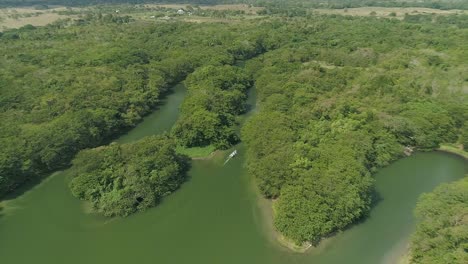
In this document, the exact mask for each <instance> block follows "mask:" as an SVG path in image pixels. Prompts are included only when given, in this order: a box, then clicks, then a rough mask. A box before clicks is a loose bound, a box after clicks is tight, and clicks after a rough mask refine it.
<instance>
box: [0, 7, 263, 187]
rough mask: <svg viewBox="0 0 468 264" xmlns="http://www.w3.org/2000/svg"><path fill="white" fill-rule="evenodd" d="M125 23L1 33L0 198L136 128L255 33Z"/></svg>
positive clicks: (83, 22) (230, 58)
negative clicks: (173, 91)
mask: <svg viewBox="0 0 468 264" xmlns="http://www.w3.org/2000/svg"><path fill="white" fill-rule="evenodd" d="M127 20H129V18H128V17H126V16H112V15H101V14H96V15H94V16H93V15H87V16H86V18H83V19H79V20H75V21H71V20H65V21H59V22H56V23H54V24H52V25H50V26H47V27H45V28H35V27H33V26H26V27H23V28H20V29H18V30H10V31H6V32H4V33H3V34H1V37H0V50H1V51H0V53H1V54H4V55H2V56H1V58H0V65H1V67H0V93H1V96H0V118H1V120H2V123H1V125H0V145H1V146H2V148H1V150H0V194H4V193H5V192H8V191H10V190H12V189H14V188H15V187H16V186H18V184H21V183H22V182H24V181H25V180H28V179H31V178H37V177H38V176H40V175H42V174H44V173H46V172H50V171H53V170H56V169H59V168H63V167H65V166H67V165H68V164H69V162H70V160H71V159H72V158H73V156H74V155H75V154H76V153H77V152H78V151H79V150H81V149H83V148H88V147H95V146H98V145H100V144H102V143H104V142H106V141H109V139H111V138H112V137H113V136H114V135H116V134H117V133H118V132H119V131H121V130H122V129H125V128H128V127H132V126H134V125H135V124H136V123H138V121H140V120H141V118H142V116H143V115H145V114H147V113H148V112H149V111H151V110H152V109H153V108H154V107H155V106H156V105H157V103H158V101H159V98H160V96H161V95H162V94H164V93H165V92H166V91H167V88H168V87H169V86H171V85H172V84H175V83H176V82H179V81H180V80H182V79H184V78H185V77H186V76H187V74H188V73H190V72H191V71H193V70H194V69H195V68H197V67H199V66H201V65H223V64H232V63H234V61H235V59H236V57H238V54H234V52H239V50H242V48H243V46H242V45H239V42H238V41H237V42H236V38H237V37H239V36H241V34H244V33H245V32H244V31H245V30H253V29H256V28H255V27H254V25H253V24H251V23H249V24H245V25H244V26H243V27H242V28H239V27H238V28H233V27H232V28H226V27H224V26H222V25H215V24H210V25H203V26H201V25H196V24H189V23H169V24H159V25H154V24H149V23H143V22H141V23H140V22H134V23H128V22H125V21H127ZM266 25H267V24H265V26H266ZM267 32H268V31H264V34H266V33H267ZM262 36H265V35H260V36H259V37H262ZM256 37H257V36H255V35H253V36H252V41H254V43H255V38H256ZM266 38H268V37H266ZM188 40H190V41H188ZM242 40H243V41H244V42H243V44H245V43H247V45H246V48H249V45H250V44H249V39H246V38H244V37H242ZM241 44H242V43H241ZM246 52H247V51H246Z"/></svg>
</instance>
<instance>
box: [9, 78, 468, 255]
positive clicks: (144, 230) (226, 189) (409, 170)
mask: <svg viewBox="0 0 468 264" xmlns="http://www.w3.org/2000/svg"><path fill="white" fill-rule="evenodd" d="M184 95H185V89H184V87H183V86H177V87H176V89H175V90H174V93H172V94H171V95H169V96H168V97H167V99H166V102H167V103H166V104H164V105H162V106H161V107H160V108H159V110H157V111H156V112H155V113H154V114H152V115H150V116H148V117H147V118H145V120H144V121H143V122H142V123H141V124H140V125H139V126H138V127H136V128H135V129H133V130H131V131H129V133H127V134H126V135H124V136H122V137H121V138H120V139H119V140H118V141H119V142H130V141H133V140H138V139H140V138H141V137H144V136H146V135H152V134H157V133H162V132H164V131H167V130H169V129H170V127H171V126H172V125H173V124H174V122H175V120H176V119H177V116H178V107H179V105H180V102H181V101H182V99H183V96H184ZM252 98H254V97H253V96H251V97H250V102H252V101H254V100H253V99H252ZM236 148H237V149H238V150H239V153H240V154H239V155H238V156H237V157H235V158H234V159H232V160H231V161H230V162H228V163H227V164H226V165H225V166H223V164H222V163H223V157H221V158H220V159H215V160H205V161H203V160H201V161H194V162H193V166H192V169H191V170H190V172H189V176H190V179H189V181H188V182H186V183H185V184H183V186H182V187H181V189H179V190H178V191H177V192H176V193H174V194H172V195H170V196H169V197H167V198H165V199H164V200H163V202H162V203H161V204H160V205H159V206H157V207H156V208H153V209H150V210H148V211H146V212H143V213H138V214H135V215H132V216H130V217H127V218H114V219H109V218H105V217H101V216H98V215H94V214H89V213H86V210H85V209H86V208H85V206H84V205H83V203H82V202H80V201H78V200H77V199H75V198H74V197H72V196H71V194H70V192H69V189H68V187H67V185H68V181H69V178H68V177H67V171H64V172H58V173H55V174H54V175H52V176H51V177H49V178H48V179H47V180H46V181H44V182H43V183H41V184H40V185H38V186H36V187H35V188H33V189H32V190H30V191H28V192H26V193H25V194H24V195H21V196H20V197H18V198H16V199H14V200H11V201H7V209H6V210H3V211H2V212H0V214H2V215H1V216H0V256H1V263H6V264H29V263H35V264H63V263H67V264H75V263H76V264H82V263H90V264H93V263H96V264H120V263H122V264H124V263H139V264H140V263H141V264H144V263H168V264H185V263H190V264H197V263H200V264H211V263H213V264H217V263H226V264H230V263H232V264H240V263H246V264H249V263H252V264H276V263H278V264H280V263H281V264H285V263H288V264H289V263H311V264H312V263H313V264H321V263H327V264H335V263H336V264H338V263H340V264H341V263H349V264H354V263H355V264H378V263H385V264H386V263H394V261H395V259H397V258H398V257H399V255H400V254H401V253H402V252H403V251H404V249H405V246H406V244H407V241H408V236H409V234H410V233H411V231H412V230H413V228H414V219H413V215H412V210H413V208H414V206H415V204H416V200H417V197H418V196H419V195H420V194H421V193H422V192H428V191H431V190H432V189H433V188H434V187H436V186H437V185H439V184H440V183H442V182H450V181H454V180H456V179H459V178H461V177H463V175H464V173H465V171H466V162H465V161H464V160H463V159H461V158H458V157H456V156H452V155H449V154H445V153H435V152H434V153H416V154H415V155H413V156H412V157H409V158H405V159H403V160H400V161H397V162H395V163H394V164H392V165H391V166H389V167H387V168H384V169H382V170H381V171H380V172H379V173H378V174H377V175H376V180H377V181H376V188H377V191H378V193H379V196H380V198H381V200H380V202H379V203H378V204H377V205H376V207H375V208H374V209H373V210H372V212H371V214H370V216H369V217H368V218H367V219H366V220H365V221H363V222H362V223H360V224H357V225H355V226H353V227H351V228H350V229H349V230H347V231H345V232H343V233H341V234H339V235H337V236H336V237H335V238H333V239H331V240H330V241H328V243H326V244H325V245H322V246H321V248H320V250H318V251H311V252H308V253H306V254H296V253H291V252H288V251H287V250H285V249H283V248H281V247H280V246H279V245H278V244H276V243H274V241H271V239H270V237H271V236H270V235H269V234H268V232H267V229H266V228H264V221H263V219H262V218H263V216H262V213H261V210H259V208H258V203H257V199H258V197H257V196H256V194H255V192H254V191H253V188H251V187H252V186H251V181H250V180H249V177H248V175H247V174H246V171H245V168H244V167H243V162H244V151H243V147H242V145H240V146H237V147H236ZM227 154H228V153H226V155H227Z"/></svg>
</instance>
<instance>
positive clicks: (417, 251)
mask: <svg viewBox="0 0 468 264" xmlns="http://www.w3.org/2000/svg"><path fill="white" fill-rule="evenodd" d="M467 190H468V177H465V178H464V179H462V180H459V181H457V182H453V183H449V184H443V185H441V186H439V187H437V188H436V189H435V190H434V191H433V192H431V193H428V194H424V195H422V196H421V198H420V199H419V202H418V204H417V207H416V211H415V212H416V217H417V219H418V224H417V227H416V232H415V233H414V235H413V238H412V241H411V250H410V257H411V259H410V261H411V263H414V264H423V263H453V264H462V263H467V262H468V252H467V250H468V228H467V225H468V219H467V216H468V192H467Z"/></svg>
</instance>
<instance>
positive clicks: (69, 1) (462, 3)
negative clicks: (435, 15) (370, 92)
mask: <svg viewBox="0 0 468 264" xmlns="http://www.w3.org/2000/svg"><path fill="white" fill-rule="evenodd" d="M120 3H131V4H142V3H179V4H205V5H214V4H233V3H248V4H253V5H257V6H272V5H273V6H283V7H284V6H296V7H297V6H299V7H311V8H340V9H341V8H350V7H363V6H382V7H430V8H436V9H468V1H466V0H0V7H6V6H34V5H65V6H79V5H96V4H120Z"/></svg>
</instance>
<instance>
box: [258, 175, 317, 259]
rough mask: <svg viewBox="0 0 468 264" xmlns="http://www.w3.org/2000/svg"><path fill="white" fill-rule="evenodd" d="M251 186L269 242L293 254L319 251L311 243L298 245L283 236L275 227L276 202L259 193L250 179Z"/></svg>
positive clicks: (261, 223)
mask: <svg viewBox="0 0 468 264" xmlns="http://www.w3.org/2000/svg"><path fill="white" fill-rule="evenodd" d="M250 184H251V188H252V192H253V195H255V197H254V198H255V199H256V203H257V208H258V210H259V211H258V213H259V214H260V217H259V218H260V221H259V224H260V225H261V226H262V228H263V229H264V232H265V235H266V236H267V238H268V240H269V241H270V242H271V243H272V244H274V246H277V247H279V248H281V249H283V250H287V251H290V252H293V253H299V254H304V253H307V252H309V251H310V250H312V249H317V248H318V247H314V246H312V244H311V243H304V244H303V245H296V243H294V242H293V241H292V240H290V239H289V238H287V237H285V236H284V235H282V234H281V233H280V232H279V231H278V230H276V228H275V226H274V208H273V204H274V203H275V201H276V200H271V199H267V198H265V197H263V196H262V195H261V193H260V192H259V191H258V188H257V186H256V185H255V182H254V181H253V180H252V179H250Z"/></svg>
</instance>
